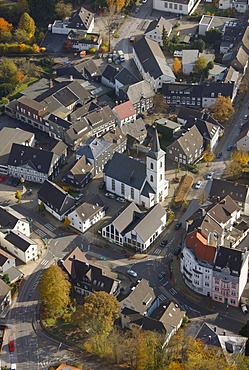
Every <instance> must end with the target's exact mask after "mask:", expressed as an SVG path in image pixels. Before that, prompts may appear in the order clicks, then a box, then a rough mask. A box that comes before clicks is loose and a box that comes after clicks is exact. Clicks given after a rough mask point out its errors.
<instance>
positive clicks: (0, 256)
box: [0, 249, 16, 273]
mask: <svg viewBox="0 0 249 370" xmlns="http://www.w3.org/2000/svg"><path fill="white" fill-rule="evenodd" d="M15 266H16V259H15V257H13V256H11V255H10V254H9V253H7V252H6V251H4V250H3V249H0V272H2V273H5V271H7V270H9V269H10V268H11V267H15Z"/></svg>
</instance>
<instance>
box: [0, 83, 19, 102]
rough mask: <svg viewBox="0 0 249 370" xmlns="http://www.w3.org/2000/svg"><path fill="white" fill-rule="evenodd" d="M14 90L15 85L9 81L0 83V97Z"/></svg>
mask: <svg viewBox="0 0 249 370" xmlns="http://www.w3.org/2000/svg"><path fill="white" fill-rule="evenodd" d="M14 90H15V86H14V85H13V84H11V83H8V82H5V83H3V84H0V99H2V98H3V97H6V96H8V95H9V94H11V93H13V91H14Z"/></svg>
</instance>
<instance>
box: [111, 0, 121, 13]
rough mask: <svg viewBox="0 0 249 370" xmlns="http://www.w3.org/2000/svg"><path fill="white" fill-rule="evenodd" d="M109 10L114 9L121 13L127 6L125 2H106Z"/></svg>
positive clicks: (116, 0)
mask: <svg viewBox="0 0 249 370" xmlns="http://www.w3.org/2000/svg"><path fill="white" fill-rule="evenodd" d="M106 4H107V6H108V8H109V9H110V8H114V9H115V11H116V12H117V13H120V12H121V10H122V9H123V7H124V6H125V0H106Z"/></svg>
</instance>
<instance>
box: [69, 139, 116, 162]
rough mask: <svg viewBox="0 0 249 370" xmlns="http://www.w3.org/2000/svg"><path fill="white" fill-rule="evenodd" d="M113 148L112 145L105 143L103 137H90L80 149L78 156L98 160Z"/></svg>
mask: <svg viewBox="0 0 249 370" xmlns="http://www.w3.org/2000/svg"><path fill="white" fill-rule="evenodd" d="M111 146H112V143H109V142H107V141H105V140H104V139H103V138H102V137H100V138H95V137H90V138H89V139H87V140H86V141H85V143H84V144H83V145H82V146H81V147H80V149H79V150H78V151H77V153H76V155H80V156H85V157H86V158H87V159H88V160H89V159H93V160H96V159H97V158H98V157H99V156H101V155H102V154H103V153H104V152H106V151H107V150H108V149H109V148H111Z"/></svg>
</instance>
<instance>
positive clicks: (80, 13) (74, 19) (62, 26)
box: [48, 7, 94, 35]
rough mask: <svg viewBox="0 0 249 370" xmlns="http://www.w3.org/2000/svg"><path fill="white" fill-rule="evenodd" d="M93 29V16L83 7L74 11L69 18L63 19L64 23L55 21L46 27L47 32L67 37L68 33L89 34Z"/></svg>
mask: <svg viewBox="0 0 249 370" xmlns="http://www.w3.org/2000/svg"><path fill="white" fill-rule="evenodd" d="M93 28H94V15H93V13H91V12H89V10H87V9H85V8H83V7H81V8H80V9H79V10H77V11H75V12H74V13H73V14H72V16H71V17H67V18H65V19H64V21H61V20H55V21H54V23H53V24H49V26H48V30H49V31H52V33H58V34H61V35H68V34H69V32H70V31H84V32H87V33H91V32H92V31H93Z"/></svg>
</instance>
